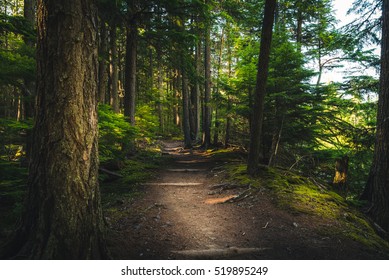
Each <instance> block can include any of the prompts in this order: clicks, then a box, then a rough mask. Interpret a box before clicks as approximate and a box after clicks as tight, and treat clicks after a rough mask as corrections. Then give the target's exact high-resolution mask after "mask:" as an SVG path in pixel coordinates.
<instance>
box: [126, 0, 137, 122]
mask: <svg viewBox="0 0 389 280" xmlns="http://www.w3.org/2000/svg"><path fill="white" fill-rule="evenodd" d="M127 8H128V12H127V13H128V15H127V16H128V27H127V41H126V66H125V83H124V91H125V95H124V115H125V116H126V117H128V118H129V121H130V123H131V124H132V125H135V106H136V66H137V61H136V60H137V39H138V27H137V18H136V16H137V14H136V11H135V9H136V3H135V1H131V0H127Z"/></svg>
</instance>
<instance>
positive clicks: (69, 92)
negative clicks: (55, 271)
mask: <svg viewBox="0 0 389 280" xmlns="http://www.w3.org/2000/svg"><path fill="white" fill-rule="evenodd" d="M38 19H39V22H38V50H37V53H38V55H37V58H38V79H37V92H38V110H37V116H36V123H35V126H34V132H33V139H34V142H33V150H32V155H31V156H32V161H31V164H30V174H29V178H28V197H27V204H26V208H25V211H24V215H23V217H22V221H21V225H20V227H19V229H18V231H17V233H16V235H15V239H14V240H13V241H12V242H10V243H9V246H8V247H7V249H9V250H8V251H6V257H18V258H32V259H101V258H107V250H106V245H105V242H104V222H103V218H102V210H101V204H100V192H99V185H98V164H99V161H98V146H97V142H98V141H97V139H98V138H97V137H98V132H97V109H96V92H97V63H98V62H97V57H98V55H97V40H96V36H97V30H96V28H97V15H96V7H95V1H93V0H68V1H60V2H59V1H55V0H40V1H39V5H38Z"/></svg>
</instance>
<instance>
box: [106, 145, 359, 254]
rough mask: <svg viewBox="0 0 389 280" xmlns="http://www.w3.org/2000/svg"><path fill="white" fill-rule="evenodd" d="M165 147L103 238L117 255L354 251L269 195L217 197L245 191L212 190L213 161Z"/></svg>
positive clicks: (177, 147)
mask: <svg viewBox="0 0 389 280" xmlns="http://www.w3.org/2000/svg"><path fill="white" fill-rule="evenodd" d="M163 153H164V154H168V155H170V156H172V157H173V161H172V163H171V164H169V166H164V167H161V171H160V172H159V175H158V177H157V178H156V179H153V180H151V181H150V182H148V183H146V184H144V186H143V187H142V191H143V194H142V196H141V197H140V198H138V199H136V200H135V202H134V203H132V204H131V205H128V206H126V205H124V206H123V209H125V210H126V209H127V211H128V213H129V214H128V216H126V217H125V218H124V219H123V220H121V221H120V225H118V226H117V228H116V229H115V231H114V233H112V234H111V235H110V239H109V243H110V247H111V251H112V254H113V257H114V258H115V259H328V258H330V259H337V258H358V252H355V250H353V248H351V249H350V246H349V245H350V244H346V243H344V242H341V241H340V240H337V239H336V237H331V236H328V237H327V236H323V235H319V234H317V233H316V232H317V228H324V227H326V226H327V225H326V224H325V223H324V222H321V221H320V220H314V219H313V218H312V217H307V216H298V217H296V216H295V215H292V214H289V213H287V212H285V211H282V210H279V209H278V208H277V207H275V206H274V203H273V202H272V198H271V197H270V196H269V194H266V193H259V194H258V195H256V196H255V197H254V198H250V199H248V200H242V201H240V202H234V203H230V202H226V203H223V202H224V201H226V200H228V199H229V198H232V197H234V196H236V195H237V194H239V193H240V192H242V191H243V190H242V189H231V190H227V191H223V192H219V190H218V189H212V186H213V185H215V184H217V183H219V177H218V176H217V175H218V174H217V172H212V171H213V170H215V167H217V164H218V163H216V162H213V161H212V160H211V159H209V158H207V155H206V154H205V153H204V152H201V151H197V150H193V151H189V150H183V149H182V146H181V143H180V142H166V143H164V150H163ZM216 170H217V168H216ZM357 251H358V250H357ZM362 257H363V256H362Z"/></svg>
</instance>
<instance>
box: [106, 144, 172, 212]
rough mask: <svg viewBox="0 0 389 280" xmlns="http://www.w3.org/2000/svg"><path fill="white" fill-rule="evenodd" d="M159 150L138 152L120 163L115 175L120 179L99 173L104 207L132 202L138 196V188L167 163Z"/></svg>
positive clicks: (152, 149)
mask: <svg viewBox="0 0 389 280" xmlns="http://www.w3.org/2000/svg"><path fill="white" fill-rule="evenodd" d="M168 160H169V158H168V157H166V156H164V157H162V154H161V151H160V149H158V148H156V147H154V148H149V149H144V150H141V151H138V152H137V153H136V155H134V156H132V157H130V158H129V159H125V160H123V161H121V162H120V164H119V165H120V168H119V170H117V171H115V173H117V174H119V175H121V176H122V177H115V176H110V175H109V174H104V173H100V189H101V192H102V202H103V205H104V206H105V207H111V206H112V205H115V204H117V203H119V204H122V203H124V202H126V201H128V200H132V199H133V198H134V197H136V196H137V195H138V194H139V191H138V187H139V185H141V184H142V183H144V182H145V181H147V180H150V179H151V178H153V176H154V175H155V172H156V170H158V168H160V167H161V166H162V165H163V164H165V163H166V161H168Z"/></svg>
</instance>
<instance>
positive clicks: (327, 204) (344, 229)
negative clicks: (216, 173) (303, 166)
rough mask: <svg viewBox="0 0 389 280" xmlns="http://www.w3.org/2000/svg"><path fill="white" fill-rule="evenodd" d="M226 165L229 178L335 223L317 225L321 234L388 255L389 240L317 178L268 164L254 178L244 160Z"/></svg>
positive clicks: (287, 207)
mask: <svg viewBox="0 0 389 280" xmlns="http://www.w3.org/2000/svg"><path fill="white" fill-rule="evenodd" d="M225 168H226V171H227V172H225V173H226V174H227V175H226V178H225V179H226V180H228V181H233V183H234V184H237V185H242V186H250V187H251V188H254V189H255V188H258V189H259V188H260V189H263V190H267V191H269V192H270V193H271V194H272V195H273V197H274V198H275V204H276V206H277V207H278V208H280V209H283V210H286V211H288V212H289V213H292V214H294V215H303V214H305V215H311V216H312V217H318V218H321V219H324V220H326V221H327V223H328V224H331V225H332V226H331V227H326V228H325V229H324V230H323V229H318V231H321V232H319V233H320V234H323V235H328V234H332V235H336V236H338V237H341V238H344V239H351V240H354V241H357V242H359V243H360V244H363V245H365V246H367V247H368V248H370V249H372V250H376V251H380V252H385V253H384V254H386V255H388V256H389V243H388V242H387V241H385V240H383V239H382V238H380V237H379V236H378V235H377V234H376V232H375V231H374V229H373V227H372V226H371V223H370V222H369V221H368V219H367V218H366V217H365V216H364V215H363V214H362V213H361V212H360V211H358V209H357V208H355V207H354V206H353V205H351V204H350V203H349V202H348V201H347V200H346V199H345V198H343V197H342V196H340V195H338V194H337V193H335V192H333V191H331V190H330V189H329V188H327V187H326V186H324V185H322V184H319V183H317V182H316V181H315V180H314V179H311V178H306V177H304V176H301V175H299V174H296V173H293V172H291V171H288V170H280V169H276V168H268V167H267V166H263V167H261V169H260V171H259V174H258V177H256V178H252V177H250V176H248V175H247V172H246V165H245V164H243V163H230V164H228V165H226V166H225Z"/></svg>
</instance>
